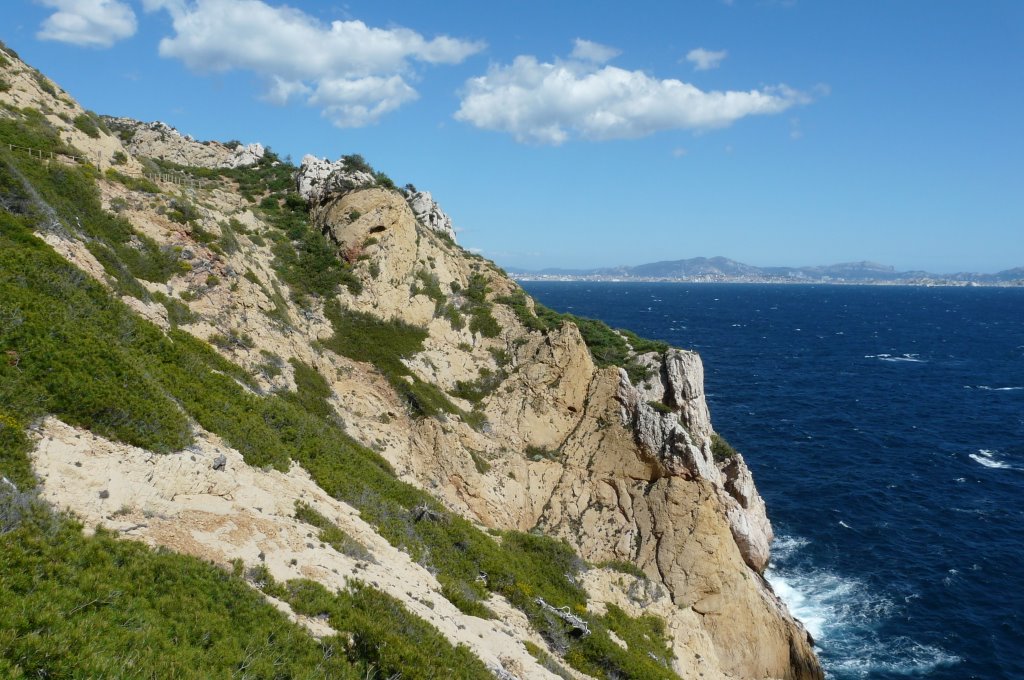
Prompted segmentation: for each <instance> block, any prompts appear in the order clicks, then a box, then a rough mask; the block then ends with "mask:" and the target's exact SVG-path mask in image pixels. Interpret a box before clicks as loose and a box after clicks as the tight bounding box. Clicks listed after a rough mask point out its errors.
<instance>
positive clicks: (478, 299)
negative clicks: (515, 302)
mask: <svg viewBox="0 0 1024 680" xmlns="http://www.w3.org/2000/svg"><path fill="white" fill-rule="evenodd" d="M489 290H490V289H489V287H488V285H487V277H486V276H484V275H483V274H480V273H474V274H473V275H472V276H471V277H470V279H469V283H468V284H467V286H466V290H465V292H464V295H465V297H466V306H465V307H464V311H465V312H466V314H468V316H469V330H470V331H472V332H473V333H479V334H480V335H482V336H484V337H485V338H496V337H498V335H499V334H500V333H501V326H500V325H498V320H497V319H495V318H494V315H493V314H491V303H490V302H489V301H488V300H487V293H488V291H489Z"/></svg>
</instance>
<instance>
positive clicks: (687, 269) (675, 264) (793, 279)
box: [510, 257, 1024, 287]
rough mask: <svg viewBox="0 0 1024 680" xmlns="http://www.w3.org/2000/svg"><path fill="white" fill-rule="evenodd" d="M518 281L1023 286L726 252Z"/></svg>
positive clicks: (992, 277) (969, 276)
mask: <svg viewBox="0 0 1024 680" xmlns="http://www.w3.org/2000/svg"><path fill="white" fill-rule="evenodd" d="M510 276H511V277H512V278H514V279H516V280H518V281H605V282H612V283H620V282H638V283H760V284H764V283H773V284H774V283H778V284H827V285H882V286H957V287H968V286H998V287H1019V286H1024V267H1016V268H1014V269H1006V270H1003V271H1000V272H996V273H995V274H982V273H978V272H957V273H955V274H937V273H934V272H926V271H921V270H915V271H897V270H896V268H895V267H892V266H889V265H884V264H878V263H876V262H842V263H839V264H832V265H824V266H811V267H758V266H756V265H749V264H744V263H742V262H737V261H736V260H730V259H729V258H726V257H710V258H708V257H692V258H689V259H685V260H664V261H661V262H649V263H646V264H640V265H636V266H619V267H601V268H592V269H557V268H551V269H542V270H540V271H513V272H512V273H511V274H510Z"/></svg>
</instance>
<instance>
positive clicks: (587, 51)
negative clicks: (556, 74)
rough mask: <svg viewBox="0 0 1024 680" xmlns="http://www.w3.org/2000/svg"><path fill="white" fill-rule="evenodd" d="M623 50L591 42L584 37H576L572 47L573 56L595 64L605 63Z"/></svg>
mask: <svg viewBox="0 0 1024 680" xmlns="http://www.w3.org/2000/svg"><path fill="white" fill-rule="evenodd" d="M621 53H622V52H621V51H620V50H617V49H615V48H614V47H608V46H607V45H602V44H600V43H596V42H590V41H589V40H584V39H582V38H576V42H575V43H574V44H573V48H572V58H573V59H579V60H580V61H592V62H594V63H595V64H603V63H605V62H606V61H610V60H611V59H614V58H615V57H617V56H619V55H620V54H621Z"/></svg>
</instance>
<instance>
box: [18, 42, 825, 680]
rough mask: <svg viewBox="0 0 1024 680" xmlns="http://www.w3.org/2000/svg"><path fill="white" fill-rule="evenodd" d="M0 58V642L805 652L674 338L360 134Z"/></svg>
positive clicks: (669, 660)
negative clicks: (544, 259)
mask: <svg viewBox="0 0 1024 680" xmlns="http://www.w3.org/2000/svg"><path fill="white" fill-rule="evenodd" d="M0 67H2V78H3V82H4V83H6V87H0V105H2V108H0V208H2V210H0V352H2V353H3V354H2V355H0V358H2V359H3V361H2V362H0V473H2V474H3V476H4V478H3V481H0V544H2V546H0V601H3V602H5V603H7V602H10V603H14V605H15V606H13V607H5V608H0V669H3V670H5V671H8V674H9V675H12V676H14V677H18V676H19V673H21V674H24V675H25V676H41V675H46V674H52V675H60V674H61V673H63V672H65V671H66V669H71V668H82V669H84V670H83V671H82V672H83V673H84V674H86V675H90V674H92V675H103V674H104V673H105V672H107V671H109V669H110V668H121V667H125V666H126V664H130V667H132V668H138V669H139V674H140V675H151V676H153V677H159V676H161V675H163V674H162V673H161V672H159V671H158V670H156V669H162V668H175V669H178V670H177V672H178V673H179V674H180V675H182V676H184V677H208V675H204V673H207V672H208V669H209V668H214V667H216V668H219V669H220V668H222V669H224V670H223V671H217V672H218V673H220V672H223V673H224V674H228V673H230V672H236V673H239V674H241V675H243V676H244V677H349V676H352V677H356V676H358V677H363V676H364V675H366V674H368V673H370V671H371V670H372V671H373V672H380V673H382V674H383V675H384V676H390V675H392V674H395V673H400V674H401V677H404V678H421V677H422V678H447V677H465V678H474V677H492V676H497V677H500V678H523V679H525V678H545V677H563V678H568V677H572V678H583V677H594V678H626V677H628V678H671V677H697V676H700V677H704V678H820V677H822V674H821V670H820V667H819V665H818V663H817V660H816V658H815V656H814V652H813V650H812V645H811V642H810V640H809V637H808V636H807V634H806V632H805V631H804V629H803V627H802V626H801V625H800V624H799V623H798V622H796V621H794V620H793V619H792V618H791V617H790V615H789V613H788V612H787V611H786V608H785V606H784V605H783V604H782V603H781V601H780V600H778V598H777V597H776V596H775V595H774V593H772V591H771V588H770V586H769V585H768V583H767V582H766V581H765V580H764V578H763V577H762V575H761V574H762V572H763V570H764V568H765V566H766V564H767V562H768V559H769V544H770V542H771V527H770V524H769V522H768V520H767V517H766V515H765V508H764V503H763V501H762V500H761V498H760V496H759V495H758V493H757V490H756V489H755V487H754V484H753V480H752V478H751V475H750V472H749V470H748V469H747V466H746V464H745V463H744V461H743V457H742V456H741V455H740V454H738V453H736V452H735V451H733V450H732V449H731V448H730V447H729V446H728V444H727V443H725V441H724V440H723V439H721V438H720V437H719V436H718V435H717V434H716V433H715V432H714V429H713V427H712V424H711V420H710V416H709V413H708V409H707V405H706V402H705V400H704V393H703V368H702V366H701V361H700V358H699V356H697V355H696V354H695V353H693V352H689V351H685V350H680V349H674V348H669V347H667V346H664V345H663V344H661V343H654V342H650V341H646V340H643V339H641V338H638V337H637V336H635V335H633V334H631V333H628V332H626V331H614V330H612V329H610V328H608V327H606V326H604V325H603V324H601V323H599V322H595V321H592V320H588V319H579V318H575V317H571V316H568V315H561V314H557V313H555V312H553V311H551V310H548V309H545V308H543V307H542V306H540V305H539V304H537V303H535V302H534V301H533V300H532V299H530V298H529V297H528V296H527V295H525V293H524V292H523V291H522V290H521V289H520V288H519V287H518V286H517V285H516V284H515V283H514V282H513V281H511V280H510V279H509V278H508V277H507V276H506V275H505V274H504V272H502V271H501V270H500V269H499V268H498V267H496V266H495V265H494V264H493V263H491V262H489V261H487V260H484V259H482V258H480V257H479V256H476V255H474V254H472V253H469V252H467V251H465V250H464V249H462V248H461V247H460V246H458V244H457V243H456V242H455V240H454V232H453V231H452V229H451V220H450V219H449V218H448V216H447V215H446V214H445V213H444V212H443V210H442V209H441V208H440V206H438V204H437V203H436V202H434V200H433V197H432V196H431V195H430V194H429V193H428V192H421V191H417V190H416V189H415V188H413V187H411V186H407V187H406V188H404V189H398V188H396V187H395V186H394V184H393V183H392V182H391V180H390V179H389V178H388V177H387V176H386V175H384V174H383V173H380V172H377V171H375V170H374V169H373V168H372V167H370V166H369V165H368V164H367V163H366V161H365V160H364V159H362V158H361V157H359V156H356V155H353V156H346V157H344V158H342V159H340V160H339V161H337V162H334V163H332V162H329V161H325V160H320V159H317V158H315V157H312V156H308V157H306V158H305V159H303V162H302V164H301V166H300V167H293V166H291V165H290V164H288V163H286V162H284V161H283V160H282V159H280V158H278V157H277V156H276V155H275V154H274V153H273V152H272V151H270V150H268V149H264V148H263V147H261V146H258V145H250V146H242V145H239V144H236V143H231V144H219V143H216V142H209V143H201V142H197V141H195V140H192V139H191V138H189V137H188V136H186V135H181V134H179V133H177V132H176V131H174V130H173V129H171V128H168V127H167V126H163V125H162V124H160V125H156V124H143V123H136V122H134V121H130V120H127V119H122V118H117V119H111V118H100V117H98V116H95V115H94V114H91V113H89V112H86V111H83V110H82V109H81V108H80V107H78V105H77V104H76V103H75V102H74V101H73V100H72V99H71V98H70V97H68V96H67V94H66V93H64V92H62V91H61V90H60V89H59V88H58V87H56V86H55V85H54V84H53V83H51V82H50V81H49V80H47V79H46V78H45V77H44V76H42V75H41V74H38V73H37V72H35V71H33V70H32V69H31V68H30V67H28V66H26V65H25V64H23V63H22V62H21V61H20V60H19V59H18V58H17V57H16V55H14V54H13V53H11V52H10V51H9V50H5V51H4V52H3V56H2V61H0ZM52 509H56V511H57V514H54V510H52ZM64 511H68V512H70V513H72V514H73V515H74V516H75V517H76V518H77V519H75V520H72V519H71V518H70V517H69V516H68V515H65V514H60V513H62V512H64ZM76 522H80V523H81V525H82V526H84V527H85V530H86V533H85V534H82V532H81V531H80V530H79V525H78V524H76ZM100 527H102V528H100ZM136 542H141V543H143V544H146V545H148V546H150V547H151V548H153V549H148V548H144V547H141V546H139V545H137V544H136ZM168 550H169V551H172V552H168ZM44 558H45V559H44ZM40 559H43V562H42V563H44V564H49V565H53V566H52V568H47V569H43V568H41V567H40V566H39V564H41V563H40V562H39V560H40ZM211 563H212V564H213V565H216V567H220V568H219V569H218V568H215V567H211V566H210V564H211ZM179 576H180V578H179ZM193 593H194V595H193ZM171 600H173V601H174V602H175V607H179V608H180V609H175V608H173V607H169V606H168V603H169V602H170V601H171ZM235 602H237V603H238V604H237V606H235V605H234V604H233V603H235ZM46 603H51V604H46ZM211 603H215V604H211ZM179 619H180V620H179ZM243 619H251V620H252V622H253V623H252V624H251V625H246V626H239V625H238V621H239V620H243ZM83 649H88V650H89V652H88V653H87V654H84V655H82V652H81V650H83ZM5 664H6V665H5ZM211 664H215V665H211ZM62 669H63V670H62ZM105 669H107V670H105ZM204 669H206V670H204ZM215 674H216V673H215Z"/></svg>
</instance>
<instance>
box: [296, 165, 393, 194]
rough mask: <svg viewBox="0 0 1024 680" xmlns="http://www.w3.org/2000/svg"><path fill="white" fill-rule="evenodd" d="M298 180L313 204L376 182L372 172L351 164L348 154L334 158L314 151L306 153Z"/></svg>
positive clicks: (301, 188)
mask: <svg viewBox="0 0 1024 680" xmlns="http://www.w3.org/2000/svg"><path fill="white" fill-rule="evenodd" d="M295 181H296V185H297V186H298V189H299V194H300V195H301V196H302V197H303V198H304V199H306V200H307V201H309V202H310V203H312V204H320V203H324V202H326V201H328V200H330V199H332V198H337V197H339V196H341V195H342V194H345V193H347V192H349V191H352V190H353V189H358V188H362V187H371V186H373V185H374V184H375V183H376V180H375V179H374V176H373V174H372V173H369V172H366V171H365V170H361V169H356V168H354V167H351V164H348V163H346V162H345V159H344V158H339V159H338V160H336V161H333V162H331V161H329V160H327V159H326V158H317V157H316V156H313V155H310V154H307V155H305V156H303V157H302V164H301V165H300V166H299V172H298V175H296V178H295Z"/></svg>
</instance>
